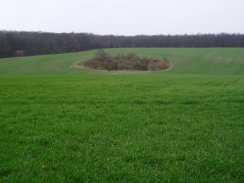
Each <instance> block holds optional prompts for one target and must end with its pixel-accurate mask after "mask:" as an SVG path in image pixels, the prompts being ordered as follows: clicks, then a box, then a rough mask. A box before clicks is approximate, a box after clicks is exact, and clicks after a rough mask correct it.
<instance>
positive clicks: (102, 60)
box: [83, 49, 170, 71]
mask: <svg viewBox="0 0 244 183" xmlns="http://www.w3.org/2000/svg"><path fill="white" fill-rule="evenodd" d="M83 64H84V66H85V67H88V68H91V69H100V70H108V71H113V70H114V71H116V70H133V71H135V70H138V71H156V70H163V69H166V68H168V67H169V66H170V65H169V62H168V60H167V59H164V60H158V59H150V58H147V57H139V56H138V55H136V54H135V53H129V54H126V55H122V54H119V55H116V56H113V57H112V56H111V55H109V54H107V53H106V52H105V51H104V50H103V49H100V50H98V51H97V53H96V55H95V57H94V58H92V59H90V60H87V61H85V62H84V63H83Z"/></svg>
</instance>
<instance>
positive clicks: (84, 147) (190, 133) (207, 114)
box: [0, 48, 244, 182]
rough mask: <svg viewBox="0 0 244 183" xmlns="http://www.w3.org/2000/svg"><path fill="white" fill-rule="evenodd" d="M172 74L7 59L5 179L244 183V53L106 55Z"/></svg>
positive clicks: (0, 75) (2, 71) (1, 144)
mask: <svg viewBox="0 0 244 183" xmlns="http://www.w3.org/2000/svg"><path fill="white" fill-rule="evenodd" d="M131 51H133V52H135V53H137V54H139V55H142V56H149V57H156V58H164V57H167V58H168V59H169V61H170V62H171V63H172V64H173V68H172V69H171V70H170V71H167V72H166V71H158V72H150V73H126V72H118V73H116V72H105V71H91V70H82V69H78V68H74V67H72V65H73V64H74V63H75V62H77V61H82V60H85V59H87V58H90V57H92V56H93V55H94V53H95V52H94V51H87V52H79V53H68V54H58V55H43V56H33V57H22V58H6V59H0V104H1V105H0V182H244V164H243V162H244V143H243V142H244V49H243V48H235V49H230V48H225V49H220V48H209V49H156V48H155V49H146V48H143V49H108V52H110V53H111V54H117V53H128V52H131Z"/></svg>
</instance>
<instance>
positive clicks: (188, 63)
mask: <svg viewBox="0 0 244 183" xmlns="http://www.w3.org/2000/svg"><path fill="white" fill-rule="evenodd" d="M107 51H108V52H109V53H111V54H119V53H130V52H134V53H137V54H139V55H141V56H148V57H155V58H161V59H162V58H167V59H168V60H169V61H170V62H171V63H173V65H174V68H173V69H172V70H171V71H170V73H178V74H183V73H184V74H224V75H226V74H228V75H229V74H231V75H233V74H234V75H242V74H244V49H243V48H196V49H193V48H165V49H162V48H151V49H150V48H134V49H128V48H127V49H107ZM94 53H95V50H94V51H87V52H77V53H67V54H56V55H43V56H30V57H16V58H6V59H0V75H4V74H11V75H13V74H32V75H36V74H52V75H53V74H81V73H82V74H83V73H84V72H85V71H81V70H80V69H74V68H71V67H70V66H72V64H73V63H74V62H76V61H82V60H85V59H87V58H90V57H92V56H93V55H94Z"/></svg>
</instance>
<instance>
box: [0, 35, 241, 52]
mask: <svg viewBox="0 0 244 183" xmlns="http://www.w3.org/2000/svg"><path fill="white" fill-rule="evenodd" d="M132 47H133V48H134V47H145V48H153V47H160V48H165V47H172V48H176V47H179V48H181V47H187V48H200V47H203V48H208V47H244V34H197V35H152V36H147V35H138V36H114V35H105V36H101V35H95V34H87V33H46V32H16V31H0V57H12V56H24V55H40V54H51V53H66V52H76V51H84V50H90V49H98V48H132Z"/></svg>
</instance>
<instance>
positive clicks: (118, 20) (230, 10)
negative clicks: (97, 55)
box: [0, 0, 244, 35]
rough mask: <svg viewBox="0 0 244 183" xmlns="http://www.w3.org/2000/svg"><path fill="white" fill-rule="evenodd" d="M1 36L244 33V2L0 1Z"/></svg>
mask: <svg viewBox="0 0 244 183" xmlns="http://www.w3.org/2000/svg"><path fill="white" fill-rule="evenodd" d="M0 30H24V31H48V32H89V33H95V34H115V35H136V34H185V33H187V34H196V33H223V32H226V33H244V0H0Z"/></svg>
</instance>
